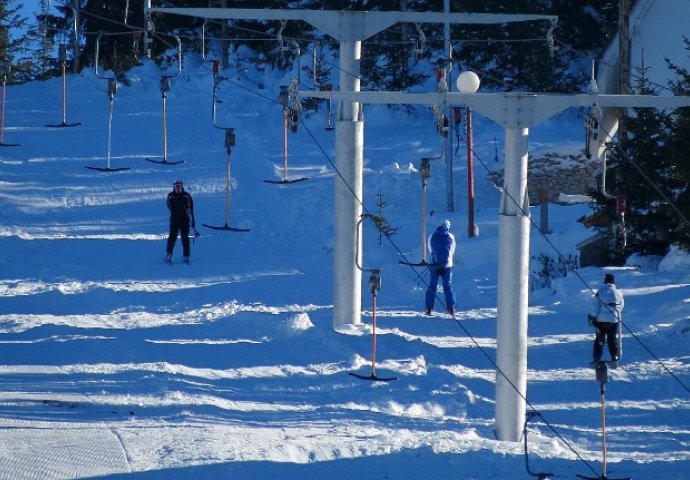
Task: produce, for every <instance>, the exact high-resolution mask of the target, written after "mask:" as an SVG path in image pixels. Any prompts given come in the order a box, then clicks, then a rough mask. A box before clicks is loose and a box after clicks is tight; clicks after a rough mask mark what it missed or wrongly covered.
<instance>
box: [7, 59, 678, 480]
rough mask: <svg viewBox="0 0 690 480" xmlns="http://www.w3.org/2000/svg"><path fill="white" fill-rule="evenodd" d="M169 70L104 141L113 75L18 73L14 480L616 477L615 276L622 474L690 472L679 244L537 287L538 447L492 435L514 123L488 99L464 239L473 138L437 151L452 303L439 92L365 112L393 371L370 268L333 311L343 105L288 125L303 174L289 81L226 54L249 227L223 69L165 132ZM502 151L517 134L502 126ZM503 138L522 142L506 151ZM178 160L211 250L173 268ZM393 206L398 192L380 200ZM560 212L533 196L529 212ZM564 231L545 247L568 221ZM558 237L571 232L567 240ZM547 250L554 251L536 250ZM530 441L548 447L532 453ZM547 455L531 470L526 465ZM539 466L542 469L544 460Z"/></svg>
mask: <svg viewBox="0 0 690 480" xmlns="http://www.w3.org/2000/svg"><path fill="white" fill-rule="evenodd" d="M161 73H162V72H161V70H159V68H158V67H157V66H156V65H154V64H153V63H151V62H149V61H145V62H144V64H143V65H142V66H140V67H137V68H136V69H134V70H132V71H131V72H129V73H128V74H127V77H128V79H129V83H130V85H129V86H124V85H121V86H120V88H119V90H118V92H117V94H116V96H115V99H114V110H113V130H112V159H111V161H112V166H113V167H129V168H130V169H129V170H124V171H121V172H114V173H103V172H99V171H94V170H90V169H86V168H85V167H87V166H105V164H106V160H107V138H108V137H107V125H108V123H107V122H108V97H107V95H106V82H105V81H104V80H102V79H99V78H97V77H96V76H95V75H94V73H93V71H92V70H85V71H84V72H82V73H81V74H80V75H70V76H69V77H68V79H67V82H68V120H69V121H74V122H77V121H78V122H83V124H82V125H79V126H76V127H73V128H59V129H58V128H47V127H44V124H46V123H55V122H56V121H59V118H60V115H61V80H60V79H53V80H49V81H45V82H32V83H29V84H25V85H9V86H8V88H7V104H6V128H5V129H4V132H3V133H4V142H5V143H17V144H20V146H19V147H0V182H1V183H0V212H1V215H2V225H0V245H1V248H2V251H3V255H2V257H0V266H1V267H2V268H1V270H0V272H1V273H0V333H1V335H0V343H1V344H2V345H1V348H0V379H1V383H0V385H1V387H0V428H1V429H2V434H1V435H0V478H6V479H14V480H20V479H41V480H43V479H73V478H108V479H118V478H125V477H126V478H140V479H146V480H149V479H197V478H303V479H322V478H324V476H328V477H329V478H331V479H334V480H335V479H351V478H356V479H403V478H404V479H410V478H425V479H428V480H434V479H445V478H463V479H507V478H511V479H515V478H530V476H531V474H530V471H531V472H532V473H535V472H537V473H540V472H552V473H553V474H554V475H555V476H557V477H560V478H575V475H576V474H581V475H585V476H590V477H597V476H599V475H601V474H602V467H603V464H602V460H603V458H602V423H601V420H602V418H601V412H602V397H601V395H600V386H599V383H597V382H596V380H595V373H594V370H593V369H592V368H590V366H589V361H590V360H591V352H592V350H591V349H592V340H593V331H592V328H591V327H589V326H588V324H587V320H586V314H587V313H588V311H589V309H590V305H591V300H592V290H593V289H596V288H597V287H598V286H599V285H600V284H601V282H602V279H603V276H604V273H614V274H615V275H616V280H617V281H616V283H617V284H618V286H619V287H620V288H621V289H622V292H623V293H624V295H625V299H626V307H625V311H624V319H625V324H626V332H625V335H624V344H625V349H624V356H623V361H622V362H621V365H620V367H619V368H618V369H616V370H610V371H609V383H608V384H607V385H606V392H605V397H604V399H605V407H606V427H607V428H606V433H607V437H606V440H607V456H606V461H607V475H608V477H609V478H621V477H631V478H636V479H642V478H664V479H667V480H669V479H678V480H680V479H686V478H688V475H689V473H688V472H690V391H688V388H687V386H688V385H690V354H689V353H688V338H689V335H690V276H689V273H688V265H689V264H690V262H689V261H688V259H687V256H686V255H685V254H683V253H682V252H678V251H675V250H674V251H673V252H672V253H671V254H670V255H669V256H668V257H666V258H664V259H658V258H657V259H644V258H640V257H636V258H634V259H633V260H634V261H631V262H630V264H629V265H626V266H623V267H608V268H594V267H589V268H583V269H580V270H578V272H577V274H574V273H570V274H569V275H568V276H566V277H563V278H558V279H556V280H554V281H553V282H552V284H551V286H550V287H548V288H542V289H537V290H535V291H533V292H532V293H531V296H530V311H529V344H528V347H529V353H528V368H529V370H528V394H527V399H528V401H529V404H530V408H529V411H530V412H537V413H538V415H537V416H535V417H533V418H532V419H531V420H530V421H529V422H528V424H527V426H526V433H527V443H526V445H527V453H528V456H525V443H523V442H503V441H498V440H496V438H495V436H494V398H495V391H494V387H495V378H496V371H495V364H494V363H493V359H494V357H495V347H496V342H495V333H496V286H497V283H498V282H497V264H496V261H497V248H498V216H497V212H498V203H499V198H500V192H499V190H498V189H497V188H496V187H495V186H494V185H492V184H491V183H490V182H489V181H487V180H486V175H487V173H488V172H489V171H490V170H494V169H500V168H502V165H501V162H502V155H501V156H500V157H501V159H500V160H499V161H498V162H496V161H495V159H494V139H495V138H498V139H499V142H500V141H501V139H502V135H503V132H502V130H501V128H500V127H499V126H497V125H496V124H494V123H492V122H490V121H488V120H486V119H484V118H481V117H477V118H475V138H474V141H475V145H476V154H477V159H476V165H475V174H476V196H477V198H476V223H477V225H478V228H479V236H478V237H475V238H467V228H468V227H467V201H466V198H465V191H466V190H465V189H466V179H467V167H466V163H465V156H464V146H463V145H461V148H460V149H459V151H458V154H457V156H456V157H455V163H454V172H453V173H454V182H455V183H454V186H455V192H456V196H455V211H454V212H448V211H447V208H446V190H445V189H446V177H445V163H443V161H442V160H439V161H438V162H437V163H433V166H432V177H431V179H430V181H429V191H428V216H427V219H426V220H427V228H428V229H432V228H434V227H435V226H436V225H438V224H439V223H440V222H441V221H442V220H443V219H445V218H448V219H450V221H451V223H452V228H451V230H452V231H454V233H455V234H456V236H457V238H458V243H459V245H458V252H457V255H456V269H455V279H454V285H455V288H456V291H457V293H458V314H457V315H456V319H453V318H451V317H450V316H449V315H447V314H445V313H441V312H442V311H443V310H442V307H441V306H440V304H439V302H437V308H436V313H435V314H434V315H433V316H432V317H426V316H424V315H422V313H421V312H422V310H423V294H424V289H425V285H424V281H425V279H426V277H425V275H424V271H423V269H417V270H415V269H413V268H411V267H409V266H405V265H401V264H399V263H398V261H399V260H400V259H401V256H400V253H399V251H398V250H396V248H395V247H397V248H399V249H400V252H402V253H404V254H405V255H406V256H408V257H409V258H410V259H413V260H417V259H419V258H420V255H421V245H420V243H421V241H420V228H421V226H420V208H421V207H420V199H421V182H420V177H419V173H418V166H419V161H420V159H421V157H425V156H432V155H436V154H437V153H438V149H439V144H440V141H439V138H438V134H437V133H436V131H435V129H434V125H433V119H432V116H431V112H430V110H429V109H427V108H424V107H412V108H410V109H401V108H388V107H383V106H380V107H369V106H367V107H365V168H366V170H365V180H364V181H365V193H364V198H363V201H364V203H365V206H366V207H367V208H368V209H369V210H370V211H372V212H373V213H379V211H380V213H381V214H382V215H383V216H384V217H385V218H386V219H387V220H388V222H389V223H390V224H391V226H393V227H395V228H397V229H398V230H397V231H396V232H395V235H393V236H392V237H391V242H389V241H387V240H386V239H385V238H384V239H383V240H382V241H380V240H379V236H378V233H377V231H376V229H375V228H374V226H373V224H372V223H370V222H365V223H364V235H363V245H364V254H363V258H362V262H363V263H364V265H365V267H368V268H379V269H380V270H381V274H382V278H383V284H382V289H381V292H380V294H379V296H378V298H377V304H376V318H377V331H376V333H377V337H376V339H377V342H376V347H377V349H376V355H377V357H376V359H377V363H376V371H377V373H378V374H379V375H381V376H391V377H396V378H397V380H394V381H391V382H371V381H366V380H360V379H358V378H356V377H354V376H351V375H349V373H351V372H355V373H359V374H362V375H368V374H369V373H370V372H371V368H372V364H371V360H372V336H371V333H372V328H371V325H372V314H373V312H372V303H371V295H370V292H369V290H368V287H367V284H366V281H367V279H368V277H367V274H364V276H363V285H362V298H363V315H362V324H361V325H351V326H348V327H345V328H339V329H337V330H335V329H334V328H333V322H332V310H333V305H332V290H333V280H332V269H333V266H332V264H333V224H334V220H333V214H334V213H333V187H334V183H335V182H338V181H341V180H340V178H339V176H338V175H337V172H336V171H334V167H333V163H332V162H333V156H334V148H335V147H334V132H332V131H327V130H326V129H325V128H324V127H325V126H326V112H325V110H324V108H323V105H322V108H321V110H319V111H318V112H316V113H310V114H309V115H306V116H305V117H304V118H303V119H302V120H303V123H302V124H301V125H300V127H299V129H298V131H297V133H290V135H289V139H288V144H289V167H290V170H289V172H290V176H291V177H292V176H294V177H308V180H306V181H302V182H299V183H294V184H289V185H274V184H269V183H266V182H264V180H268V179H274V180H275V179H280V178H281V176H282V168H283V165H282V158H283V150H282V112H281V107H280V105H279V104H278V103H277V102H276V100H277V96H278V90H279V88H278V87H279V85H281V84H285V83H286V82H287V81H288V80H289V78H290V77H289V75H290V74H289V73H286V74H284V76H282V77H280V76H271V75H268V76H267V77H266V79H265V84H266V86H265V87H266V88H265V89H264V90H259V89H258V86H257V85H258V80H259V75H260V73H259V72H256V71H251V69H250V70H247V71H243V72H237V71H231V70H228V71H225V72H222V74H223V75H225V76H227V77H228V80H226V81H223V82H222V85H221V88H220V89H219V90H218V97H219V99H220V100H222V102H220V103H218V104H217V109H218V112H217V113H218V118H217V120H218V123H219V124H221V125H227V126H232V127H234V128H235V133H236V135H237V144H236V146H235V147H234V148H232V150H231V154H230V160H231V166H232V170H231V172H232V173H231V187H232V188H231V195H230V198H231V203H230V222H229V223H230V225H232V226H235V227H242V228H247V229H249V230H250V231H249V232H225V231H218V230H212V229H209V228H206V227H204V226H202V224H209V225H223V223H224V214H225V199H226V192H225V187H226V161H227V156H226V150H225V147H224V136H223V135H224V132H223V130H221V129H217V128H215V127H214V126H213V124H212V122H211V102H212V90H213V88H212V87H213V77H212V74H211V71H210V65H209V64H208V63H204V62H203V61H202V60H201V59H200V58H198V57H195V56H194V55H187V57H186V59H185V65H184V74H183V76H182V77H181V78H179V79H177V80H175V81H174V82H173V85H172V90H171V91H170V92H169V95H168V99H167V102H168V105H167V106H168V118H167V120H168V133H169V138H168V155H169V159H170V160H175V161H178V160H183V161H184V163H183V164H180V165H174V166H173V165H157V164H153V163H150V162H147V161H146V160H145V158H146V157H149V158H151V157H160V155H161V152H162V128H161V117H162V108H161V97H160V92H159V80H160V75H161ZM582 137H583V135H582V119H581V117H578V115H576V114H575V113H572V112H571V113H566V114H564V115H559V116H558V117H556V118H553V119H551V120H550V121H548V122H546V123H545V124H544V125H540V126H538V127H535V128H533V129H532V130H531V131H530V140H531V142H533V144H534V145H537V146H538V147H539V148H540V149H542V150H543V149H551V150H553V151H572V149H573V148H574V146H577V145H581V144H583V141H584V139H583V138H582ZM499 150H500V145H499ZM501 153H502V152H501ZM178 178H179V179H182V180H183V181H184V182H185V187H186V189H187V191H189V192H190V193H191V194H192V196H193V197H194V201H195V212H196V218H197V229H198V230H199V231H200V233H201V236H200V237H199V238H197V239H196V240H195V242H194V244H193V246H192V264H191V265H185V264H184V263H182V261H181V245H180V243H179V241H178V243H177V245H176V248H175V255H174V258H173V260H174V263H173V265H172V266H168V265H166V264H165V263H164V262H163V257H164V254H165V238H166V236H167V228H168V212H167V209H166V206H165V197H166V195H167V193H168V191H170V189H171V186H172V183H173V181H175V180H177V179H178ZM379 198H382V199H383V200H384V201H385V202H384V203H385V204H386V206H385V207H383V208H381V209H380V210H379ZM579 200H581V199H573V201H572V202H564V205H560V206H559V205H551V207H550V230H551V231H552V233H550V234H549V235H548V236H547V237H546V238H545V237H543V236H542V235H541V234H540V233H539V230H538V228H533V229H532V234H531V235H532V242H531V254H532V255H534V256H536V255H538V254H540V253H544V254H548V255H551V256H552V257H556V256H557V255H558V254H559V253H560V254H563V255H569V254H576V253H577V252H576V249H575V245H576V244H577V243H578V242H580V241H582V240H583V239H585V238H587V237H588V236H589V235H591V233H592V232H591V231H588V230H587V229H585V228H584V227H583V226H582V225H581V224H580V223H578V222H577V221H576V219H577V218H579V217H581V216H582V215H584V214H586V213H587V212H588V207H587V206H586V204H583V203H581V202H580V201H579ZM533 218H539V212H538V210H536V211H535V212H533ZM547 240H548V241H547ZM553 245H556V246H557V249H558V251H554V249H553ZM538 267H539V265H538V264H534V265H533V268H534V269H537V268H538ZM526 461H527V462H528V463H526ZM526 467H527V468H526ZM528 469H529V470H528Z"/></svg>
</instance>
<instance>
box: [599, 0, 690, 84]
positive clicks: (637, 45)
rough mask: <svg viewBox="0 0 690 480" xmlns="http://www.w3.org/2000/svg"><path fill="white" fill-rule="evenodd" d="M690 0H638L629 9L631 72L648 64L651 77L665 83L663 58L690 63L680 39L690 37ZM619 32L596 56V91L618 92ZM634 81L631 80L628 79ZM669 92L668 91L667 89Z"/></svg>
mask: <svg viewBox="0 0 690 480" xmlns="http://www.w3.org/2000/svg"><path fill="white" fill-rule="evenodd" d="M689 16H690V0H638V1H637V2H636V3H635V6H634V7H633V8H632V10H631V12H630V44H631V45H630V62H631V69H630V75H631V76H632V78H634V77H635V76H636V70H635V68H636V67H637V66H640V65H642V63H643V62H644V65H645V66H647V67H649V71H648V72H647V73H648V76H649V78H650V80H651V81H652V82H653V83H655V84H658V85H660V86H663V87H666V86H667V85H668V78H669V70H668V69H667V68H666V61H665V58H668V59H670V60H671V61H672V62H673V63H675V64H677V65H682V66H690V53H689V52H688V51H687V50H686V49H685V47H686V45H685V42H684V40H683V38H684V36H685V37H690V31H688V27H687V19H688V17H689ZM618 50H619V36H618V35H616V36H615V37H614V38H613V40H612V41H611V44H610V45H609V47H608V48H607V49H606V50H605V51H604V53H603V54H602V56H601V58H600V59H599V62H598V63H599V65H598V73H597V84H598V87H599V93H618V87H617V84H618V82H617V78H618V77H617V75H618ZM631 84H632V85H634V80H632V81H631ZM666 93H668V92H666Z"/></svg>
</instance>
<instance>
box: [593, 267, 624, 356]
mask: <svg viewBox="0 0 690 480" xmlns="http://www.w3.org/2000/svg"><path fill="white" fill-rule="evenodd" d="M624 304H625V302H624V300H623V294H622V293H621V292H620V290H618V289H617V288H616V285H615V278H614V276H613V275H612V274H610V273H607V274H606V275H605V276H604V285H603V286H602V287H601V288H600V289H599V290H597V293H596V294H595V296H594V308H593V310H592V313H590V314H588V315H587V320H588V321H589V324H590V325H592V326H594V328H595V329H596V337H595V338H594V361H593V362H592V363H593V364H594V365H596V364H598V363H599V362H600V361H601V354H602V352H603V350H604V343H607V344H608V348H609V354H610V355H611V366H612V367H613V368H615V367H617V366H618V359H619V358H620V351H619V348H618V347H619V344H620V340H621V339H620V332H619V325H620V322H621V321H622V317H621V312H622V311H623V306H624Z"/></svg>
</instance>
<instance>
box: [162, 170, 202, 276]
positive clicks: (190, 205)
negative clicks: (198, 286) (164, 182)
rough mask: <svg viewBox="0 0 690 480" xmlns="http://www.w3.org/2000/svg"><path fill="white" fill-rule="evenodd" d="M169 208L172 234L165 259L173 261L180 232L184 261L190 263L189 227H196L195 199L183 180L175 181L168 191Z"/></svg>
mask: <svg viewBox="0 0 690 480" xmlns="http://www.w3.org/2000/svg"><path fill="white" fill-rule="evenodd" d="M167 205H168V210H170V234H169V235H168V245H167V248H166V253H167V254H166V256H165V261H166V262H167V263H169V264H171V263H172V253H173V249H174V248H175V242H176V241H177V235H178V233H179V235H180V237H181V239H182V254H183V255H184V263H186V264H187V265H189V263H190V258H189V257H190V253H191V252H190V250H191V247H190V245H189V228H190V225H191V228H195V226H196V225H195V222H194V200H192V196H191V195H190V194H189V193H188V192H186V191H185V189H184V186H183V185H182V180H177V181H176V182H175V183H173V191H172V192H170V193H168V199H167Z"/></svg>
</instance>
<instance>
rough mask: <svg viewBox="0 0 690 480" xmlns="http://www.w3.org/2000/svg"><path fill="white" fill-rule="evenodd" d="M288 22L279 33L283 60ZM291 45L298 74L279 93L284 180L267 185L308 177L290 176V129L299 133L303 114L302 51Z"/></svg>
mask: <svg viewBox="0 0 690 480" xmlns="http://www.w3.org/2000/svg"><path fill="white" fill-rule="evenodd" d="M285 23H286V22H284V21H283V22H281V26H280V30H279V31H278V43H279V45H280V55H281V58H283V52H285V51H289V50H290V48H289V47H286V46H285V41H284V40H283V29H284V28H285ZM289 43H290V44H291V45H292V46H293V48H294V51H295V58H296V61H295V63H296V64H297V74H296V76H295V78H293V79H292V80H291V81H290V85H289V86H286V85H281V86H280V92H279V97H278V99H279V101H280V104H281V105H282V107H283V108H282V110H283V178H282V179H280V180H264V182H266V183H273V184H278V185H287V184H292V183H298V182H303V181H304V180H307V177H298V178H290V177H289V176H288V141H287V139H288V128H289V129H290V131H291V132H292V133H297V127H298V126H299V116H300V115H301V113H302V104H301V103H300V101H299V86H300V85H299V84H300V70H301V67H300V56H301V50H300V47H299V44H298V43H297V42H296V41H294V40H290V41H289Z"/></svg>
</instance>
